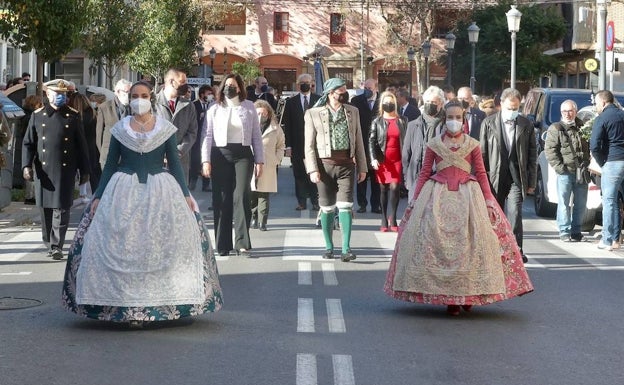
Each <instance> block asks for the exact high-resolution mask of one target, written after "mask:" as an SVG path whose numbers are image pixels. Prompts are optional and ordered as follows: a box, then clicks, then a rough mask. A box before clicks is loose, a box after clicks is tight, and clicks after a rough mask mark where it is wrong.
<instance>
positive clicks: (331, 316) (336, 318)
mask: <svg viewBox="0 0 624 385" xmlns="http://www.w3.org/2000/svg"><path fill="white" fill-rule="evenodd" d="M325 303H326V305H327V323H328V324H329V332H330V333H346V331H347V328H346V326H345V321H344V317H343V316H342V304H341V303H340V300H339V299H333V298H327V299H326V300H325Z"/></svg>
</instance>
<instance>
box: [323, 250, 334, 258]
mask: <svg viewBox="0 0 624 385" xmlns="http://www.w3.org/2000/svg"><path fill="white" fill-rule="evenodd" d="M323 259H334V252H333V251H332V250H325V253H323Z"/></svg>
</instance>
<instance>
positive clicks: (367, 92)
mask: <svg viewBox="0 0 624 385" xmlns="http://www.w3.org/2000/svg"><path fill="white" fill-rule="evenodd" d="M371 96H373V91H371V90H369V89H368V88H364V97H365V98H366V99H370V98H371Z"/></svg>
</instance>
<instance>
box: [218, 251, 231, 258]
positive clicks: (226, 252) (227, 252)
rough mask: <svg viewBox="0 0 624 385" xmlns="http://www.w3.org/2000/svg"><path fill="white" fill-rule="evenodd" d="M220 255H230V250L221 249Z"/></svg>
mask: <svg viewBox="0 0 624 385" xmlns="http://www.w3.org/2000/svg"><path fill="white" fill-rule="evenodd" d="M218 253H219V256H221V257H227V256H228V255H230V252H229V251H224V250H219V252H218Z"/></svg>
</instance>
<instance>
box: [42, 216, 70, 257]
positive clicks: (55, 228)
mask: <svg viewBox="0 0 624 385" xmlns="http://www.w3.org/2000/svg"><path fill="white" fill-rule="evenodd" d="M39 212H40V213H41V238H42V239H43V243H44V244H45V245H46V248H47V249H48V251H49V252H52V251H54V250H57V249H58V250H63V243H65V234H66V233H67V227H68V226H69V209H53V208H47V207H40V208H39Z"/></svg>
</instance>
